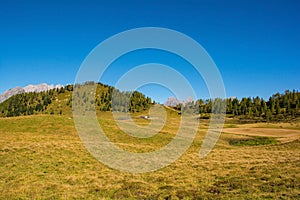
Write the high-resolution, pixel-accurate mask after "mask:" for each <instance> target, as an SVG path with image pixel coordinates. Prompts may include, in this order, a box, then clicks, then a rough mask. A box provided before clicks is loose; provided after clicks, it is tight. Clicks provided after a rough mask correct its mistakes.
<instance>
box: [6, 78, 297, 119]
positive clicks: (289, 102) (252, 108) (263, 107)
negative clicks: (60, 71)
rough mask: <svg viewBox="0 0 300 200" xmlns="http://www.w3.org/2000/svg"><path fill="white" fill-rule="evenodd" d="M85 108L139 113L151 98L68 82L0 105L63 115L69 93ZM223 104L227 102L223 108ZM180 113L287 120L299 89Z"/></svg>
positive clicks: (190, 106)
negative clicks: (92, 88)
mask: <svg viewBox="0 0 300 200" xmlns="http://www.w3.org/2000/svg"><path fill="white" fill-rule="evenodd" d="M95 84H96V94H94V95H93V96H92V97H93V98H90V95H88V90H87V87H88V86H94V85H95ZM74 87H77V90H76V91H75V93H74V96H76V97H79V98H76V99H77V101H76V102H74V104H75V105H77V106H78V105H80V106H81V107H82V108H83V109H85V110H93V109H96V110H97V111H119V112H141V111H144V110H147V109H149V108H150V106H151V105H152V104H153V102H152V99H151V98H149V97H146V96H145V95H144V94H142V93H140V92H137V91H134V92H121V91H119V90H118V89H116V88H114V87H112V86H108V85H104V84H102V83H94V82H86V83H84V84H76V85H67V86H65V87H61V88H56V89H52V90H49V91H44V92H39V93H36V92H30V93H23V94H17V95H14V96H12V97H11V98H9V99H7V100H6V101H4V102H2V103H1V104H0V116H1V117H12V116H22V115H32V114H42V113H44V114H66V113H71V112H72V103H73V102H72V95H73V92H74ZM222 105H226V106H224V107H223V108H225V107H226V110H225V109H222ZM173 108H174V109H176V110H178V111H179V112H180V113H184V112H194V113H197V114H200V117H202V118H209V115H210V113H226V114H227V117H232V118H238V119H241V120H243V119H253V120H259V121H279V120H290V119H294V118H297V117H300V92H298V91H296V90H293V91H289V90H286V91H285V92H284V93H283V94H280V93H276V94H274V95H272V96H271V97H270V98H269V99H268V100H265V99H263V98H260V97H255V98H250V97H248V98H246V97H244V98H242V99H237V98H228V99H226V100H224V99H208V100H202V99H199V100H197V101H192V102H188V103H186V104H185V105H183V104H179V105H177V106H174V107H173Z"/></svg>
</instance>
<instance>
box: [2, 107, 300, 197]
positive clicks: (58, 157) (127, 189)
mask: <svg viewBox="0 0 300 200" xmlns="http://www.w3.org/2000/svg"><path fill="white" fill-rule="evenodd" d="M98 115H99V123H100V124H102V125H104V127H105V128H104V129H105V132H106V134H107V136H108V137H109V138H110V140H111V141H112V142H116V143H120V144H119V145H120V147H122V148H124V149H126V150H128V151H136V152H144V151H153V150H156V149H159V148H161V147H162V146H163V145H165V144H166V143H168V142H169V141H170V140H171V139H172V138H173V137H174V135H175V133H176V130H177V129H178V122H179V116H178V115H177V114H174V113H172V112H171V111H169V112H168V120H167V123H166V126H165V127H164V128H163V130H161V132H160V133H159V134H158V135H156V136H154V137H152V138H147V139H137V138H133V137H130V136H128V135H126V134H125V133H122V131H120V130H119V129H118V127H117V126H116V123H115V122H114V120H113V118H112V116H111V114H110V113H108V112H102V113H98ZM133 117H134V120H135V122H136V123H138V124H140V125H142V124H147V123H148V122H147V121H145V120H144V119H141V118H139V114H134V115H133ZM201 123H202V124H200V128H199V130H198V133H197V136H196V138H195V140H194V143H193V144H192V146H191V147H190V148H189V149H188V151H187V152H186V153H185V154H184V155H182V157H180V159H178V160H177V161H176V162H174V163H173V164H171V165H169V166H167V167H165V168H163V169H160V170H158V171H155V172H149V173H144V174H131V173H126V172H120V171H117V170H114V169H111V168H109V167H107V166H105V165H104V164H102V163H100V162H99V161H97V160H96V159H95V158H94V157H93V156H92V155H91V154H90V153H89V152H88V151H87V150H86V149H85V147H84V146H83V144H82V143H81V141H80V139H79V136H78V135H77V132H76V130H75V127H74V122H73V120H72V119H71V118H70V116H67V115H62V116H58V115H33V116H26V117H15V118H1V119H0V199H280V198H282V199H297V198H299V194H300V189H299V183H300V175H299V174H300V148H299V146H300V141H299V140H295V141H293V142H289V143H284V144H282V143H279V142H278V143H276V144H274V145H258V146H248V145H247V147H244V146H232V145H230V144H228V141H229V140H242V139H245V138H249V137H246V136H241V135H233V134H223V135H222V136H221V138H220V140H219V141H218V143H217V145H216V147H215V148H214V150H213V151H212V152H211V153H210V154H209V155H208V156H207V157H205V158H204V159H199V156H198V154H199V150H200V147H201V144H202V141H203V138H204V136H205V128H203V127H207V125H208V124H207V121H205V120H204V121H203V122H201ZM228 126H229V127H230V125H228ZM258 138H259V139H258ZM258 138H256V137H255V138H251V139H254V140H255V141H259V143H260V144H262V143H264V142H265V141H268V140H269V139H268V140H267V139H265V138H264V139H262V138H260V137H258ZM251 142H253V141H251Z"/></svg>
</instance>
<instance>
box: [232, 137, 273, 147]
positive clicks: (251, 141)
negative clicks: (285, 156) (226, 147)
mask: <svg viewBox="0 0 300 200" xmlns="http://www.w3.org/2000/svg"><path fill="white" fill-rule="evenodd" d="M277 142H278V141H277V140H276V139H274V138H271V137H257V136H254V137H250V138H235V139H230V140H229V144H230V145H233V146H258V145H270V144H276V143H277Z"/></svg>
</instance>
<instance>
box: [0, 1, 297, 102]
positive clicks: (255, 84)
mask: <svg viewBox="0 0 300 200" xmlns="http://www.w3.org/2000/svg"><path fill="white" fill-rule="evenodd" d="M299 9H300V1H297V0H294V1H291V0H282V1H279V0H262V1H261V0H243V1H240V0H238V1H230V0H229V1H221V0H220V1H214V0H181V1H178V0H172V1H171V0H160V1H159V0H151V1H150V0H128V1H126V0H123V1H122V0H118V1H116V0H110V1H101V0H100V1H76V0H75V1H71V0H67V1H66V0H61V1H57V0H51V1H47V0H45V1H30V0H28V1H21V0H19V1H16V0H11V1H6V2H4V1H2V2H1V3H0V24H1V26H0V36H1V37H0V93H3V92H4V91H5V90H7V89H9V88H13V87H16V86H26V85H28V84H38V83H48V84H58V83H60V84H67V83H73V82H74V80H75V77H76V74H77V71H78V69H79V67H80V65H81V63H82V62H83V60H84V59H85V57H86V56H87V55H88V54H89V52H90V51H91V50H92V49H93V48H94V47H96V45H98V44H99V43H100V42H101V41H103V40H105V39H107V38H108V37H110V36H112V35H114V34H117V33H119V32H122V31H125V30H128V29H132V28H138V27H148V26H152V27H164V28H170V29H174V30H176V31H180V32H182V33H184V34H186V35H188V36H190V37H192V38H193V39H195V40H196V41H197V42H199V43H200V44H201V45H202V46H203V47H204V48H205V49H206V51H207V52H208V53H209V54H210V56H211V57H212V58H213V60H214V62H215V63H216V65H217V66H218V68H219V70H220V73H221V75H222V77H223V81H224V84H225V89H226V92H227V96H236V97H239V98H240V97H244V96H246V97H248V96H251V97H253V96H257V95H258V96H261V97H264V98H267V97H269V96H270V95H272V94H273V93H276V92H284V91H285V90H286V89H297V90H299V89H300V84H299V83H300V78H299V77H300V59H299V58H300V50H299V47H300V14H299ZM175 57H176V56H174V55H169V54H167V53H164V52H157V51H146V52H144V53H143V52H135V53H132V54H129V55H128V57H127V58H126V56H124V58H123V57H122V58H120V59H119V60H117V61H116V62H115V63H114V64H113V65H115V66H119V67H115V69H114V67H113V65H112V68H111V72H110V73H107V75H106V76H105V77H104V78H103V81H104V82H106V83H108V84H112V83H113V82H114V81H115V79H116V77H118V76H117V75H116V74H118V73H121V72H120V70H119V69H120V66H122V67H124V71H126V70H125V69H130V67H134V65H136V64H142V63H144V62H159V63H164V64H169V65H172V67H174V68H176V69H177V70H179V71H182V73H183V74H186V75H187V76H190V78H189V79H190V80H191V81H192V82H193V83H194V84H195V85H197V86H198V85H199V87H198V88H199V91H197V93H198V96H200V97H201V96H203V97H204V98H205V97H207V91H206V89H205V85H204V84H203V81H202V80H201V78H200V79H199V80H198V79H197V77H194V71H193V70H192V69H191V70H189V69H190V68H189V67H188V63H185V62H184V61H183V60H181V59H180V58H175ZM121 71H122V70H121ZM141 91H143V92H145V93H146V94H148V95H150V96H152V97H154V98H156V99H157V100H158V101H164V99H166V98H167V96H168V95H170V92H168V91H167V89H161V88H160V87H157V86H153V87H152V88H151V86H146V87H144V88H142V89H141Z"/></svg>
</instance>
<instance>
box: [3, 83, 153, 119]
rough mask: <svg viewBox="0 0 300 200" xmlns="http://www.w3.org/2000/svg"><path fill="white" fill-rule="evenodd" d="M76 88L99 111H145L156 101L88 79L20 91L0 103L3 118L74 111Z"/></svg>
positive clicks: (82, 100) (80, 100)
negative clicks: (37, 90)
mask: <svg viewBox="0 0 300 200" xmlns="http://www.w3.org/2000/svg"><path fill="white" fill-rule="evenodd" d="M74 87H76V91H75V93H76V94H75V95H74V96H75V97H78V98H76V99H77V102H75V104H80V105H82V107H86V108H85V109H96V110H98V111H112V110H114V111H130V112H141V111H143V110H147V109H148V108H149V107H150V105H151V104H152V100H151V98H149V97H145V95H143V94H142V93H140V92H137V91H133V92H121V91H119V90H117V89H115V88H114V87H112V86H108V85H104V84H101V83H94V82H87V83H84V84H77V85H76V86H73V85H67V86H65V87H62V88H57V89H52V90H49V91H45V92H39V93H35V92H30V93H23V94H17V95H14V96H12V97H11V98H9V99H7V100H6V101H4V102H2V103H0V117H13V116H26V115H32V114H59V115H62V114H71V113H72V103H73V102H72V100H73V98H72V97H73V90H74ZM90 87H96V94H95V95H94V96H93V97H90V96H89V94H88V92H89V90H90Z"/></svg>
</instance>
